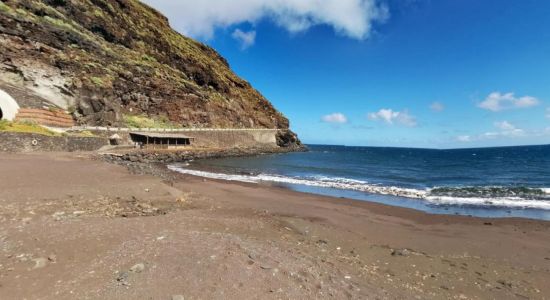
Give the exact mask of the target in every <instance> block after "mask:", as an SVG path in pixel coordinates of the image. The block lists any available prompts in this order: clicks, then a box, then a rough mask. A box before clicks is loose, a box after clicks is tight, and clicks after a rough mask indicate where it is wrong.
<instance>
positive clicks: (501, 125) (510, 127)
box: [494, 121, 516, 130]
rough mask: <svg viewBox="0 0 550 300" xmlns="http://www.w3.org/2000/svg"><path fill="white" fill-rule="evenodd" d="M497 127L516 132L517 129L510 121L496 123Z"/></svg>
mask: <svg viewBox="0 0 550 300" xmlns="http://www.w3.org/2000/svg"><path fill="white" fill-rule="evenodd" d="M494 125H495V127H496V128H498V129H500V130H514V129H516V126H514V125H512V123H510V122H508V121H501V122H495V124H494Z"/></svg>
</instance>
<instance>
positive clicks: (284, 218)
mask: <svg viewBox="0 0 550 300" xmlns="http://www.w3.org/2000/svg"><path fill="white" fill-rule="evenodd" d="M150 168H151V169H148V167H142V169H136V168H134V169H132V168H130V170H129V169H128V168H126V167H125V166H120V165H115V164H109V163H107V162H104V161H101V160H98V159H95V158H94V157H93V156H92V155H88V154H55V153H49V154H26V155H24V154H2V156H0V189H1V191H2V192H1V193H0V205H1V207H2V210H1V211H0V295H2V297H1V298H3V299H23V298H27V299H183V298H185V299H325V298H334V299H547V298H550V286H548V282H550V222H547V221H541V220H530V219H521V218H501V219H490V218H477V217H468V216H454V215H435V214H427V213H424V212H420V211H416V210H412V209H407V208H401V207H394V206H388V205H383V204H376V203H371V202H366V201H357V200H350V199H344V198H333V197H327V196H321V195H313V194H307V193H300V192H296V191H292V190H288V189H285V188H281V187H275V186H268V185H263V184H256V183H243V182H227V181H219V180H212V179H204V178H200V177H194V176H191V175H183V174H177V173H175V172H171V171H169V170H167V169H166V168H165V167H164V168H163V167H162V166H158V165H155V166H154V165H151V166H150ZM132 170H133V172H131V171H132ZM138 173H140V174H138ZM180 296H181V297H180Z"/></svg>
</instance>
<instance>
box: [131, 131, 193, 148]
mask: <svg viewBox="0 0 550 300" xmlns="http://www.w3.org/2000/svg"><path fill="white" fill-rule="evenodd" d="M130 139H131V140H132V142H134V143H138V144H139V145H141V146H142V147H143V148H145V149H180V148H184V147H188V146H190V145H191V142H192V141H194V140H195V138H192V137H189V136H187V135H184V134H179V133H158V132H130Z"/></svg>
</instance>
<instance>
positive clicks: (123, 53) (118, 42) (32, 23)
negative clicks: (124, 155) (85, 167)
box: [0, 0, 300, 145]
mask: <svg viewBox="0 0 550 300" xmlns="http://www.w3.org/2000/svg"><path fill="white" fill-rule="evenodd" d="M0 89H4V90H6V91H8V92H9V93H10V94H12V96H14V95H15V96H14V98H18V99H17V100H18V101H22V102H23V105H22V106H28V107H33V106H44V105H47V106H55V107H58V108H62V109H65V110H67V111H69V112H70V113H71V114H72V116H73V117H74V119H75V121H76V123H77V124H88V125H109V126H124V125H127V123H129V122H148V123H151V124H160V125H161V126H175V127H218V128H223V127H232V128H251V127H254V128H279V129H284V130H283V134H281V136H280V137H279V138H278V141H279V144H280V145H292V144H299V143H300V142H299V140H298V139H297V137H296V136H295V134H293V133H292V132H291V131H289V130H288V127H289V122H288V119H287V118H285V117H284V116H283V115H282V114H281V113H280V112H278V111H277V110H276V109H275V108H274V107H273V106H272V105H271V103H269V101H267V100H266V99H265V98H264V97H263V96H262V95H261V94H260V93H259V92H258V91H257V90H255V89H254V88H253V87H252V86H251V85H250V84H249V83H248V82H247V81H245V80H243V79H241V78H239V77H238V76H237V75H236V74H235V73H233V72H232V71H231V69H230V67H229V64H228V62H227V61H226V60H225V59H224V58H223V57H221V56H220V55H219V54H218V53H217V52H216V51H215V50H213V49H212V48H210V47H208V46H206V45H204V44H202V43H199V42H197V41H194V40H192V39H190V38H187V37H185V36H182V35H181V34H179V33H178V32H176V31H174V30H173V29H172V28H171V27H170V25H169V22H168V20H167V19H166V17H164V16H163V15H161V14H160V13H159V12H157V11H156V10H154V9H153V8H151V7H149V6H147V5H145V4H143V3H141V2H139V1H137V0H43V1H38V0H0ZM136 120H137V121H136Z"/></svg>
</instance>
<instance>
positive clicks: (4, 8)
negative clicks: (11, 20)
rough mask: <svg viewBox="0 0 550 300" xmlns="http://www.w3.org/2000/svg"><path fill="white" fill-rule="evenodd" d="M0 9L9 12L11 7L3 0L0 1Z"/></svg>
mask: <svg viewBox="0 0 550 300" xmlns="http://www.w3.org/2000/svg"><path fill="white" fill-rule="evenodd" d="M0 11H1V12H11V11H12V8H11V7H9V6H7V5H6V4H5V3H4V2H2V1H0Z"/></svg>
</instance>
